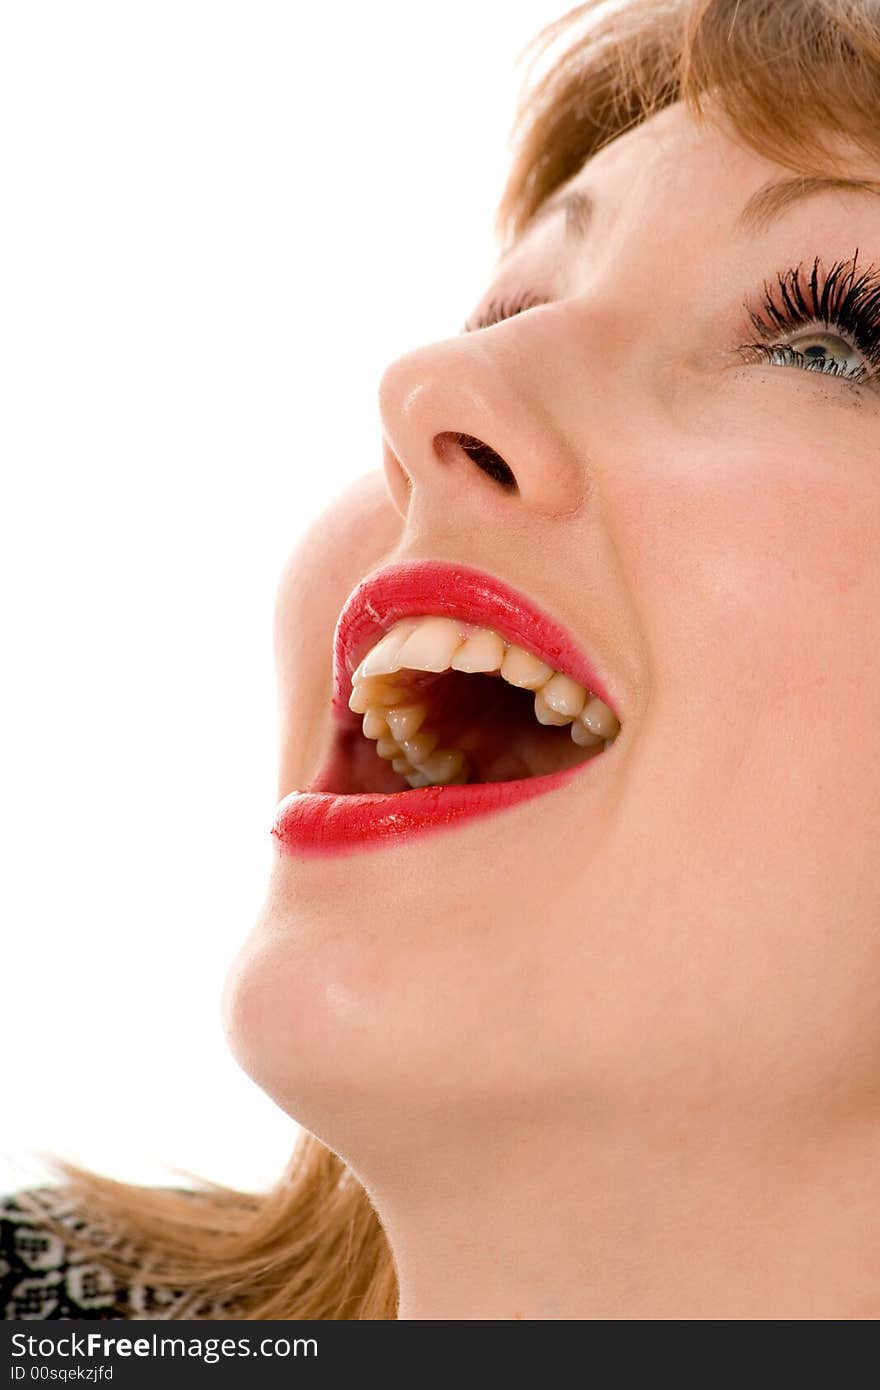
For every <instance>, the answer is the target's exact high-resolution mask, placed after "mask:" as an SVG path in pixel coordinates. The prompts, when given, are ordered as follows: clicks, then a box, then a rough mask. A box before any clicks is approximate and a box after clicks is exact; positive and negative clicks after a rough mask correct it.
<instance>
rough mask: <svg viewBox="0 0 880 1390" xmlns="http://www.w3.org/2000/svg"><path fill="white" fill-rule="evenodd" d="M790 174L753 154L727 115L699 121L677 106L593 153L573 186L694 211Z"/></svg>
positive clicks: (619, 199) (611, 197)
mask: <svg viewBox="0 0 880 1390" xmlns="http://www.w3.org/2000/svg"><path fill="white" fill-rule="evenodd" d="M786 172H789V173H790V172H791V171H786V170H785V169H784V168H783V166H781V165H779V164H776V163H774V162H773V161H772V160H770V159H767V158H765V157H764V156H763V155H760V154H758V153H757V151H755V150H752V149H751V148H750V147H749V146H748V145H747V144H746V142H745V141H744V140H743V138H742V136H741V135H740V134H739V132H738V131H736V129H735V128H734V127H732V126H731V124H730V122H729V121H728V120H727V118H726V117H724V115H723V114H722V113H720V112H718V113H713V114H712V115H711V116H707V117H706V119H705V120H704V121H701V122H698V121H697V120H696V119H695V118H694V117H693V116H692V115H691V113H690V112H689V111H688V110H687V108H686V107H685V106H684V104H683V103H682V102H676V103H675V104H674V105H673V106H669V107H666V108H665V109H664V110H663V111H660V112H658V113H657V115H655V116H651V117H650V118H649V119H648V120H647V121H643V122H642V123H641V124H640V125H638V126H635V127H634V128H633V129H632V130H628V131H626V132H625V133H624V134H623V135H619V136H618V137H617V138H616V139H615V140H613V141H612V142H611V143H610V144H609V145H606V146H605V147H604V149H602V150H600V151H599V153H598V154H596V155H593V157H592V158H591V159H589V160H587V162H586V164H585V165H584V166H583V167H582V168H581V170H580V171H579V172H578V173H577V174H576V175H575V176H574V178H573V179H571V180H570V182H569V184H568V185H567V188H569V189H583V190H585V191H589V190H596V192H597V194H598V192H599V191H600V190H601V192H602V195H603V201H606V202H608V201H611V202H617V203H620V202H623V201H627V202H632V203H635V204H639V203H641V202H642V200H644V199H645V198H648V199H650V200H651V202H653V201H655V200H656V199H658V198H662V199H663V200H664V201H665V202H667V203H672V204H676V203H678V204H680V205H681V206H682V207H693V206H694V204H695V203H696V202H702V203H711V202H714V201H715V200H716V199H717V198H718V197H719V196H721V197H725V196H726V197H729V198H730V199H731V200H734V199H739V200H740V201H741V200H742V198H743V196H748V194H749V192H750V191H751V190H752V189H753V188H754V187H755V186H756V185H757V184H759V183H761V182H763V181H765V180H767V179H769V178H772V177H774V176H783V175H784V174H785V173H786ZM615 194H618V195H619V197H617V198H615V197H614V195H615Z"/></svg>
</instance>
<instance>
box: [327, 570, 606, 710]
mask: <svg viewBox="0 0 880 1390" xmlns="http://www.w3.org/2000/svg"><path fill="white" fill-rule="evenodd" d="M412 614H431V615H443V616H448V617H451V618H458V619H460V620H461V621H463V622H468V623H475V624H477V625H479V626H482V627H491V628H492V629H493V630H494V631H495V632H497V633H498V634H499V635H500V636H501V637H503V638H505V639H506V640H507V641H508V642H513V643H515V644H516V645H517V646H519V647H523V648H525V650H526V651H530V652H532V653H533V654H534V655H535V656H538V657H540V658H541V660H542V661H545V662H546V663H547V665H548V666H552V667H553V669H554V670H557V671H562V672H564V673H565V674H566V675H568V676H571V678H572V679H573V680H576V681H578V682H579V683H580V684H581V685H582V686H584V687H585V688H586V689H587V690H591V691H592V692H593V694H594V695H598V696H599V698H600V700H604V702H605V704H606V705H608V706H609V708H610V709H612V710H614V711H615V713H617V710H616V709H615V702H614V701H613V700H612V699H611V697H610V695H609V693H608V688H607V686H606V684H605V681H604V679H603V677H602V676H601V675H600V673H599V671H598V670H597V669H596V667H595V666H594V664H593V662H592V661H591V659H590V658H589V657H588V656H587V655H586V653H585V652H583V651H582V649H581V647H580V645H579V643H578V642H577V641H576V640H575V638H574V637H573V636H572V635H571V633H570V632H568V631H567V629H566V628H564V627H563V626H562V625H561V624H560V623H558V622H557V621H556V619H555V618H553V617H551V616H550V614H549V613H547V612H546V611H545V610H544V609H543V608H541V607H539V606H538V605H537V604H536V603H534V602H533V601H532V600H531V599H530V598H527V597H526V595H525V594H523V593H521V592H520V591H519V590H518V589H514V588H513V587H512V586H511V585H510V584H508V583H506V581H505V580H503V579H499V578H498V577H497V576H496V575H493V574H488V573H487V572H486V571H485V570H479V569H474V568H472V567H471V566H469V565H457V564H452V563H450V562H448V561H443V560H402V561H399V562H397V563H395V564H391V565H385V566H383V567H382V568H381V569H377V570H373V572H372V573H371V574H368V575H367V576H366V577H365V578H364V579H362V580H361V582H360V583H359V584H358V585H357V587H356V588H355V589H354V590H353V591H352V593H351V594H350V595H349V597H348V598H347V599H346V601H345V604H344V605H343V608H342V612H341V613H340V615H339V619H338V621H337V624H336V632H335V636H334V644H333V645H334V651H333V710H334V713H335V715H336V718H337V719H338V720H339V721H340V722H343V723H348V722H350V721H351V720H352V718H353V716H352V713H351V711H350V710H349V707H348V699H349V696H350V695H351V677H352V672H353V671H354V670H355V669H356V668H357V666H358V664H359V663H360V661H361V660H362V658H363V657H364V656H365V655H366V653H367V652H368V651H369V650H370V648H371V647H372V646H373V645H374V644H375V642H376V641H377V640H378V637H379V635H380V634H381V633H382V632H385V631H387V630H388V628H390V627H391V626H392V625H393V624H394V623H396V622H397V620H398V619H399V618H405V617H408V616H410V615H412ZM354 718H357V720H358V722H359V721H360V716H359V715H358V716H354Z"/></svg>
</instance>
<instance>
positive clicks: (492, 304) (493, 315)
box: [462, 290, 550, 333]
mask: <svg viewBox="0 0 880 1390" xmlns="http://www.w3.org/2000/svg"><path fill="white" fill-rule="evenodd" d="M549 302H550V301H549V300H548V299H546V298H545V297H542V296H541V295H539V294H535V293H534V292H533V291H532V290H523V291H521V293H519V294H516V295H513V296H512V297H511V298H510V299H490V300H489V303H488V304H487V305H486V308H485V309H484V310H483V312H482V314H478V315H477V316H476V317H475V318H473V319H468V321H467V322H466V323H465V325H464V328H463V329H462V332H463V333H476V332H477V330H478V329H480V328H491V327H492V326H493V324H496V323H502V322H503V321H504V319H512V318H513V317H514V315H516V314H522V313H524V312H525V310H526V309H534V308H536V307H537V306H538V305H539V304H548V303H549Z"/></svg>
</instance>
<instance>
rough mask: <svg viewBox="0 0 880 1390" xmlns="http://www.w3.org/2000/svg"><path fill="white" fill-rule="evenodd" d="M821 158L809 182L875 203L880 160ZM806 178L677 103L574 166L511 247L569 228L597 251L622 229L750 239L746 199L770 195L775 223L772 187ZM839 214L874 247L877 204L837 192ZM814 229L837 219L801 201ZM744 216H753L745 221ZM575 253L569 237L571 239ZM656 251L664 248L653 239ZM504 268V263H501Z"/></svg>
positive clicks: (824, 207)
mask: <svg viewBox="0 0 880 1390" xmlns="http://www.w3.org/2000/svg"><path fill="white" fill-rule="evenodd" d="M828 148H829V159H828V162H827V163H826V164H825V166H824V168H823V169H820V168H818V166H817V167H816V168H815V169H814V170H813V171H812V174H814V175H816V176H817V177H816V179H815V182H816V183H821V182H822V177H821V176H823V175H824V176H825V178H826V180H827V177H828V176H831V177H833V178H834V179H835V180H838V181H840V180H846V179H850V178H857V179H862V180H866V181H869V182H870V183H871V184H872V185H873V188H874V193H875V195H876V194H877V193H880V161H872V160H869V159H868V158H867V156H865V154H864V153H863V152H861V151H859V150H858V149H857V148H856V147H855V146H854V145H853V144H851V143H850V142H848V141H845V140H841V139H840V138H838V139H836V140H835V141H834V142H829V145H828ZM812 181H814V180H812V179H811V171H808V170H806V169H804V168H800V169H798V170H795V169H793V168H792V167H790V166H787V165H784V164H781V163H777V162H776V161H775V160H773V159H772V158H768V157H766V156H765V155H763V154H761V153H759V152H758V151H757V150H755V149H753V148H752V147H751V146H750V145H749V144H748V142H747V141H746V140H745V138H744V137H743V135H742V134H741V133H740V131H739V130H738V129H737V128H736V127H735V126H734V125H733V124H732V123H731V121H730V120H729V118H728V117H727V116H726V115H725V114H724V113H723V112H722V111H720V110H719V109H717V108H714V107H712V106H711V105H709V106H707V108H706V115H705V117H704V118H702V119H697V118H695V117H694V116H693V115H692V114H691V113H690V112H689V111H688V110H687V108H686V107H685V106H684V104H683V103H681V102H677V103H675V104H674V105H672V106H670V107H667V108H665V109H664V110H663V111H660V112H658V113H657V114H656V115H655V116H652V117H650V118H649V119H648V120H647V121H644V122H642V123H641V124H640V125H638V126H635V127H634V128H633V129H631V130H629V131H626V132H625V133H624V134H623V135H620V136H618V137H617V138H616V139H615V140H613V141H612V142H611V143H610V144H608V145H606V146H605V147H604V149H602V150H600V151H599V152H598V154H596V155H593V156H592V158H590V159H589V160H587V162H586V163H585V164H584V165H583V166H582V168H581V169H580V170H579V171H578V173H577V174H575V175H574V176H573V177H572V178H571V179H570V180H568V182H567V183H566V184H565V185H563V187H562V188H561V189H559V190H557V191H556V193H555V194H554V195H553V197H552V198H550V199H549V200H548V202H547V204H546V205H545V206H544V207H543V208H541V209H539V210H538V213H537V215H536V217H535V219H534V221H533V223H532V224H531V225H530V227H529V228H527V229H526V232H525V234H524V236H523V237H522V239H521V241H520V243H518V247H521V248H524V247H526V246H531V247H534V246H537V245H539V244H546V238H548V237H549V238H550V240H551V241H552V244H553V245H554V246H557V247H558V244H559V243H558V238H560V237H561V236H562V234H563V232H564V231H565V228H566V227H567V228H568V231H569V232H571V231H572V230H573V229H574V230H576V231H577V230H579V232H580V233H581V234H583V232H584V231H585V229H586V228H587V227H589V237H590V239H591V240H594V242H595V243H601V242H603V241H604V240H605V239H606V235H607V234H608V233H609V232H610V231H611V228H612V226H613V227H614V229H615V232H616V233H618V234H619V233H621V232H622V231H623V230H624V229H626V230H627V231H628V232H630V233H631V234H632V235H634V236H636V237H638V236H639V235H650V234H651V233H656V234H658V236H660V237H662V235H663V234H667V235H674V236H680V235H685V236H686V237H687V238H688V239H689V240H691V241H693V240H694V239H695V238H696V239H708V238H709V237H711V236H713V235H725V236H726V235H727V234H728V233H731V232H738V233H743V232H744V231H745V232H747V233H749V234H750V233H752V232H753V231H754V230H755V229H756V227H757V223H758V221H759V220H760V217H756V218H755V221H754V223H752V222H751V221H749V222H747V223H746V224H743V223H742V222H739V225H737V224H738V220H739V219H740V217H741V214H742V213H743V211H744V209H745V208H746V207H747V205H749V207H750V209H751V204H750V200H752V202H753V203H754V201H755V200H756V199H757V200H758V201H759V202H760V197H761V193H762V191H766V190H767V189H768V188H769V189H770V190H771V198H770V203H771V204H772V205H773V206H772V212H771V213H770V214H769V215H768V218H767V220H768V221H769V220H770V216H776V215H778V213H779V212H780V211H783V210H785V208H786V206H787V205H788V203H789V202H790V203H792V204H793V203H795V202H797V195H796V196H795V197H794V198H791V199H788V200H787V199H785V198H783V199H778V198H777V199H775V200H774V198H773V196H772V195H773V193H774V192H776V191H777V190H776V189H775V188H774V187H773V186H774V185H780V184H785V185H787V186H788V187H789V188H791V187H793V186H795V185H797V184H799V183H800V184H804V183H809V182H812ZM572 194H575V195H579V194H581V195H585V197H584V200H583V201H584V202H585V203H586V204H588V210H587V211H584V208H583V207H580V206H578V208H577V210H576V211H575V212H574V213H572V208H571V200H570V196H569V195H572ZM837 195H838V196H837V213H839V212H840V211H841V208H842V206H845V207H846V209H847V211H848V212H850V213H855V215H856V216H857V217H858V218H859V219H860V222H861V219H865V222H861V225H866V226H867V227H868V229H869V235H870V236H871V239H872V240H873V238H874V236H876V237H877V238H878V239H880V197H877V196H874V197H872V198H870V199H867V198H861V199H859V200H858V206H857V205H856V203H854V202H850V201H848V200H847V201H846V202H845V204H842V203H841V201H840V200H841V199H842V198H846V197H847V194H846V191H845V190H843V189H838V190H837ZM559 199H563V200H565V201H567V202H568V204H569V208H568V211H567V212H565V213H563V211H562V210H560V209H557V210H556V211H554V210H553V208H554V205H555V204H556V203H557V201H558V200H559ZM800 205H801V207H802V209H808V210H809V211H808V214H807V215H808V216H812V218H813V219H814V221H816V222H818V223H820V224H821V223H824V222H828V221H829V219H834V218H835V210H834V208H833V207H832V206H830V205H829V203H828V201H827V200H826V199H825V198H822V199H819V200H818V201H817V200H816V199H814V198H810V199H809V200H807V201H802V202H801V204H800ZM749 217H751V211H750V212H749ZM570 240H571V242H572V245H575V243H576V240H577V237H572V238H570ZM655 245H656V246H657V247H658V249H660V250H661V251H662V241H657V240H655ZM505 259H506V258H505Z"/></svg>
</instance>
